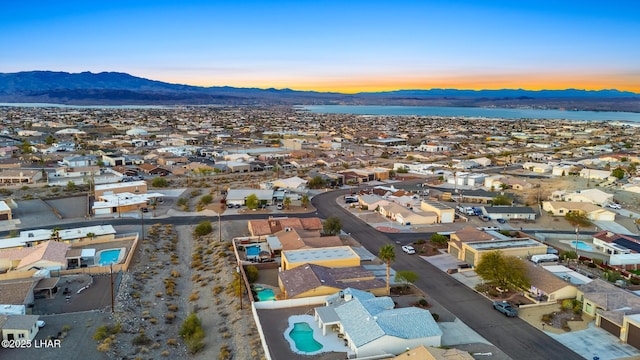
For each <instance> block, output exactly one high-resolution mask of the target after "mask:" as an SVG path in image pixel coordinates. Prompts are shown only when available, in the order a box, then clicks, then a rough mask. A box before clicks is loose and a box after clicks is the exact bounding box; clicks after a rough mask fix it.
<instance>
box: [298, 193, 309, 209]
mask: <svg viewBox="0 0 640 360" xmlns="http://www.w3.org/2000/svg"><path fill="white" fill-rule="evenodd" d="M300 202H302V206H303V207H304V209H305V210H306V209H307V205H309V197H308V196H307V195H302V198H301V199H300Z"/></svg>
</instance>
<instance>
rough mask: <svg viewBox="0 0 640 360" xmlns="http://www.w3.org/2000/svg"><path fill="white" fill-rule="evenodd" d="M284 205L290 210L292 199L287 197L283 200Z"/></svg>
mask: <svg viewBox="0 0 640 360" xmlns="http://www.w3.org/2000/svg"><path fill="white" fill-rule="evenodd" d="M282 203H283V204H284V207H285V208H287V210H289V206H290V205H291V198H290V197H288V196H287V197H285V198H284V200H282Z"/></svg>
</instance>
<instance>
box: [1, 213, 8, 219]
mask: <svg viewBox="0 0 640 360" xmlns="http://www.w3.org/2000/svg"><path fill="white" fill-rule="evenodd" d="M0 220H9V214H0Z"/></svg>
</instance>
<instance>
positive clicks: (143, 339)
mask: <svg viewBox="0 0 640 360" xmlns="http://www.w3.org/2000/svg"><path fill="white" fill-rule="evenodd" d="M151 342H152V341H151V339H149V337H148V336H147V335H145V334H144V333H142V334H140V335H138V336H136V337H134V338H133V339H132V340H131V343H132V344H133V345H136V346H142V345H149V344H151Z"/></svg>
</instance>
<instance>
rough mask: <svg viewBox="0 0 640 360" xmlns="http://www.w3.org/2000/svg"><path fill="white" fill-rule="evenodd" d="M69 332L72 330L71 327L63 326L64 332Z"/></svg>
mask: <svg viewBox="0 0 640 360" xmlns="http://www.w3.org/2000/svg"><path fill="white" fill-rule="evenodd" d="M69 330H71V325H63V326H62V331H66V332H68V331H69Z"/></svg>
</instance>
